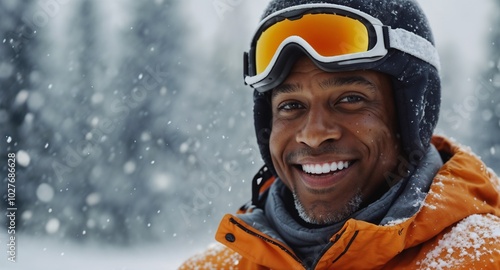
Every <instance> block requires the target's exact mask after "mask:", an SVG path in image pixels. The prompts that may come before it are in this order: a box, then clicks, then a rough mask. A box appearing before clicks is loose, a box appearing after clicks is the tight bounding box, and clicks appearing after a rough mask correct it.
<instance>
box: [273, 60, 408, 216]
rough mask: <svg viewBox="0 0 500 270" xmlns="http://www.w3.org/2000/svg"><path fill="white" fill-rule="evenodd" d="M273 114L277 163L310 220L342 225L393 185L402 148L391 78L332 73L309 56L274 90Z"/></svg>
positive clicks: (280, 173)
mask: <svg viewBox="0 0 500 270" xmlns="http://www.w3.org/2000/svg"><path fill="white" fill-rule="evenodd" d="M272 110H273V120H272V121H273V122H272V131H271V137H270V143H269V145H270V151H271V157H272V161H273V164H274V167H275V169H276V172H277V173H278V175H279V177H280V178H281V180H282V181H283V182H284V183H285V185H286V186H287V187H288V188H289V189H290V190H291V191H292V193H293V194H294V198H295V204H296V207H297V210H298V211H299V214H300V216H301V217H302V218H303V219H304V220H306V221H308V222H310V223H313V224H330V223H334V222H338V221H341V220H343V219H345V218H347V217H348V216H349V215H351V214H352V213H353V212H355V211H356V210H358V209H359V207H360V205H361V204H362V203H363V202H369V201H371V200H374V199H376V197H377V196H379V195H380V194H379V192H380V191H381V190H383V189H384V187H387V184H386V183H385V181H386V180H385V177H384V174H386V173H388V172H391V171H394V170H395V167H396V165H397V156H398V155H399V149H400V147H399V140H398V139H397V136H396V133H397V124H396V114H395V108H394V99H393V93H392V87H391V83H390V80H389V78H388V77H387V76H386V75H384V74H381V73H377V72H374V71H351V72H339V73H327V72H324V71H322V70H320V69H319V68H317V67H316V66H315V65H314V64H313V63H312V62H311V61H310V60H309V59H308V58H305V57H304V58H301V59H300V60H299V61H297V62H296V64H295V65H294V68H293V69H292V71H291V73H290V74H289V75H288V77H287V79H286V80H285V81H284V82H283V83H282V84H281V85H280V86H278V87H276V88H275V89H274V90H273V92H272Z"/></svg>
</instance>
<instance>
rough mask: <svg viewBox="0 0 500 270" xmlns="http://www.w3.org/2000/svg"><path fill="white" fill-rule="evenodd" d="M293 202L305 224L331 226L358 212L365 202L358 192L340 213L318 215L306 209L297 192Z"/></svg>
mask: <svg viewBox="0 0 500 270" xmlns="http://www.w3.org/2000/svg"><path fill="white" fill-rule="evenodd" d="M293 200H294V202H295V208H296V209H297V211H298V213H299V216H300V217H301V218H302V219H303V220H304V221H305V222H307V223H310V224H314V225H330V224H334V223H338V222H341V221H343V220H345V219H347V218H348V217H350V216H351V215H352V214H353V213H355V212H356V211H358V210H359V208H360V206H361V204H362V202H363V199H362V198H361V191H360V190H358V191H357V192H356V194H355V195H354V196H353V197H352V198H351V199H350V200H349V201H348V202H347V203H346V204H345V205H344V207H343V208H341V209H340V210H339V211H336V212H328V213H326V214H319V215H318V214H314V213H313V211H312V210H311V209H306V208H305V207H304V205H303V204H302V203H301V202H300V199H299V196H298V195H297V193H295V192H293ZM332 203H333V202H332Z"/></svg>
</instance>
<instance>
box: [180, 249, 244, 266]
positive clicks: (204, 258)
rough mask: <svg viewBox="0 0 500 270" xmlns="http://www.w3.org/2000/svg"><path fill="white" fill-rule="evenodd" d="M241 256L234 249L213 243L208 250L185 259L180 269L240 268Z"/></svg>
mask: <svg viewBox="0 0 500 270" xmlns="http://www.w3.org/2000/svg"><path fill="white" fill-rule="evenodd" d="M240 259H241V256H240V255H239V254H238V253H236V252H234V251H233V250H231V249H229V248H227V247H225V246H223V245H221V244H213V245H211V246H209V247H208V249H207V250H206V251H204V252H203V253H201V254H198V255H195V256H193V257H191V258H189V259H188V260H187V261H185V262H184V263H183V264H182V265H181V266H180V267H179V270H187V269H200V270H203V269H238V264H239V261H240Z"/></svg>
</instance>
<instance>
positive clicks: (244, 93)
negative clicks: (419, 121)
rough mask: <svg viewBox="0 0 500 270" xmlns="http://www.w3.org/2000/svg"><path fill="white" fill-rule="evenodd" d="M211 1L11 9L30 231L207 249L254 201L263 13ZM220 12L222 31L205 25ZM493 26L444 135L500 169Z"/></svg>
mask: <svg viewBox="0 0 500 270" xmlns="http://www.w3.org/2000/svg"><path fill="white" fill-rule="evenodd" d="M200 2H201V1H195V0H191V1H173V0H151V1H131V0H123V1H96V0H78V1H67V0H65V1H63V0H46V1H15V0H0V88H1V91H0V126H1V129H0V156H2V157H4V158H3V159H2V163H1V164H0V167H1V168H2V174H3V175H2V182H1V183H2V186H6V181H7V179H6V178H4V177H5V176H6V173H5V172H6V169H7V167H6V166H7V165H6V163H5V162H4V161H5V160H6V157H7V153H11V152H14V153H16V155H17V160H18V165H17V182H16V187H17V191H16V203H17V207H18V209H19V212H18V231H19V233H22V234H23V235H26V236H30V237H49V238H53V239H56V240H65V241H74V242H77V243H87V242H92V243H105V244H107V245H119V246H127V245H136V244H141V243H150V242H155V241H156V242H160V243H161V242H166V243H176V242H177V241H180V242H183V243H190V244H193V245H194V242H195V241H196V239H197V238H198V237H202V238H207V239H212V235H213V233H214V230H215V228H216V226H217V225H218V220H219V219H220V217H221V215H222V214H223V213H226V212H234V211H235V210H236V209H237V208H238V207H239V206H240V205H241V204H243V203H245V202H246V201H247V200H248V199H249V198H250V195H251V192H250V181H251V179H252V177H253V174H254V173H255V172H256V171H257V169H258V168H259V167H260V166H261V164H262V161H261V159H260V155H259V153H258V148H257V147H256V143H255V136H254V134H253V117H252V95H251V90H250V89H249V88H248V87H246V86H244V85H243V82H242V68H241V59H242V52H243V50H245V49H246V47H247V45H248V43H249V35H250V34H251V33H252V31H253V29H254V27H255V23H256V22H257V20H258V16H257V17H256V15H255V13H252V12H247V9H246V8H245V7H246V6H247V5H249V4H248V3H243V2H242V1H222V0H220V1H213V2H210V1H209V2H210V3H208V4H207V3H205V4H203V5H202V4H200ZM495 2H496V9H497V10H499V11H500V2H499V1H495ZM262 3H265V2H263V1H260V5H261V6H264V5H263V4H262ZM197 4H200V5H201V6H200V8H198V9H194V8H193V5H197ZM207 7H208V8H209V9H211V10H210V11H209V13H211V14H212V16H215V18H216V20H215V22H211V23H213V24H214V26H213V27H212V28H210V29H212V30H211V31H212V32H210V33H209V34H207V33H201V32H200V31H201V30H200V29H199V27H200V24H203V23H205V22H204V21H203V20H204V19H203V16H202V15H200V14H196V16H198V17H199V18H196V20H195V19H194V18H193V17H192V16H193V10H196V11H199V12H200V13H201V12H203V11H206V10H205V9H206V8H207ZM194 13H196V12H194ZM497 14H499V13H498V12H497ZM258 15H260V14H258ZM254 22H255V23H254ZM207 23H208V22H207ZM490 25H491V26H492V28H491V29H490V31H489V37H488V38H489V40H488V41H486V42H485V48H487V49H485V50H484V51H485V53H486V54H487V56H486V58H487V59H488V62H487V64H486V65H484V66H482V67H480V68H478V69H477V74H476V77H474V78H471V80H472V83H470V84H463V83H460V82H459V81H457V78H456V77H455V76H454V67H455V66H458V65H465V63H460V62H457V61H459V60H457V59H459V58H460V56H459V55H457V54H456V53H453V52H449V51H446V53H444V54H442V55H441V58H442V60H443V71H444V72H443V91H444V92H443V110H442V115H441V120H440V121H441V122H440V124H439V128H438V130H439V131H440V132H443V133H445V134H447V135H452V136H453V137H455V138H457V140H459V141H460V142H463V143H464V144H467V145H470V146H471V147H472V149H473V150H474V151H475V152H476V153H477V154H478V155H480V156H481V157H482V158H483V159H484V160H485V161H486V163H487V164H488V165H489V166H490V167H491V168H493V169H494V170H495V171H497V172H499V171H500V28H499V27H498V26H499V25H500V16H496V17H493V21H492V22H491V23H490ZM493 26H494V27H493ZM242 33H244V34H242ZM443 51H444V50H443ZM455 91H458V92H455ZM457 93H460V94H457ZM0 194H1V196H2V204H3V205H4V204H6V200H7V194H6V189H5V188H2V189H0ZM2 207H3V206H2ZM2 209H3V208H2ZM0 220H1V221H2V224H6V221H5V215H2V216H1V217H0ZM2 233H3V232H2Z"/></svg>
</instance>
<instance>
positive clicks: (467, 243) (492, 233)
mask: <svg viewBox="0 0 500 270" xmlns="http://www.w3.org/2000/svg"><path fill="white" fill-rule="evenodd" d="M499 242H500V217H497V216H493V215H472V216H469V217H468V218H465V219H464V220H462V221H461V222H459V223H458V224H457V225H456V226H455V227H453V229H452V230H451V231H450V232H449V233H446V234H445V235H444V236H443V238H442V239H441V240H440V241H439V242H438V245H437V246H436V247H434V249H433V250H431V251H430V252H429V253H428V254H427V256H426V258H425V259H423V260H422V261H420V262H418V263H417V264H418V265H419V266H420V268H421V269H436V270H441V269H455V268H456V267H459V266H463V265H464V263H468V262H482V261H484V262H486V263H488V262H490V259H489V258H488V256H491V255H495V256H498V254H500V247H498V245H496V244H495V243H499Z"/></svg>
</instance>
